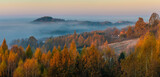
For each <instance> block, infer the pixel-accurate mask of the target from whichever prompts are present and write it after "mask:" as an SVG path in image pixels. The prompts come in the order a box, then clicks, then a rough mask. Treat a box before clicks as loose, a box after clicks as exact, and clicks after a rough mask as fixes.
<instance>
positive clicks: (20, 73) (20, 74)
mask: <svg viewBox="0 0 160 77" xmlns="http://www.w3.org/2000/svg"><path fill="white" fill-rule="evenodd" d="M13 77H25V76H24V68H23V61H22V59H20V60H19V63H18V67H17V68H16V70H15V71H14V73H13Z"/></svg>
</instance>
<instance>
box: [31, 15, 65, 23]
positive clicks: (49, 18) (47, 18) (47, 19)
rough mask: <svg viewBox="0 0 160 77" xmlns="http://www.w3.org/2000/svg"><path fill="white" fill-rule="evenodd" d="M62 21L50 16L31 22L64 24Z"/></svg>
mask: <svg viewBox="0 0 160 77" xmlns="http://www.w3.org/2000/svg"><path fill="white" fill-rule="evenodd" d="M64 21H65V20H64V19H58V18H52V17H50V16H44V17H41V18H38V19H36V20H34V21H33V22H64Z"/></svg>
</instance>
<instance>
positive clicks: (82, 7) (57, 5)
mask: <svg viewBox="0 0 160 77" xmlns="http://www.w3.org/2000/svg"><path fill="white" fill-rule="evenodd" d="M159 3H160V0H34V1H33V0H13V1H10V0H0V10H1V12H0V16H5V15H13V16H14V15H146V14H150V13H152V12H159V10H160V5H159Z"/></svg>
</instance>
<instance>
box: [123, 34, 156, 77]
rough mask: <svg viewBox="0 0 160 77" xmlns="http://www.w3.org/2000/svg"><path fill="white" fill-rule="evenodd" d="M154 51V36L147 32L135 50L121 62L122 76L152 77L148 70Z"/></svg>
mask: <svg viewBox="0 0 160 77" xmlns="http://www.w3.org/2000/svg"><path fill="white" fill-rule="evenodd" d="M155 51H156V39H155V36H154V35H153V34H152V33H150V32H148V33H146V35H145V36H144V37H141V39H140V41H139V42H138V44H137V45H136V49H135V52H133V53H132V54H131V55H130V56H128V57H127V58H126V59H125V60H122V62H121V67H122V68H121V70H122V71H123V74H122V75H123V76H126V77H135V76H137V77H146V76H149V77H152V75H153V73H152V74H150V73H151V72H152V70H150V67H151V65H152V63H151V61H152V60H153V54H154V53H155Z"/></svg>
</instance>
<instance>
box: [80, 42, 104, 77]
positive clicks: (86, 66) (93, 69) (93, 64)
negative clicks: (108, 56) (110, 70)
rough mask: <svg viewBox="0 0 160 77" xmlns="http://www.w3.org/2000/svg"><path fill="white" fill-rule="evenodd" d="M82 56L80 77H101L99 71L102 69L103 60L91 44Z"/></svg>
mask: <svg viewBox="0 0 160 77" xmlns="http://www.w3.org/2000/svg"><path fill="white" fill-rule="evenodd" d="M84 51H86V52H85V53H84V52H83V55H82V57H81V58H82V59H81V62H82V65H81V66H82V67H81V68H82V76H85V77H86V76H91V77H92V76H95V77H99V76H102V72H101V69H102V68H103V67H104V59H103V58H102V54H101V53H100V52H99V51H98V49H97V48H96V47H95V46H94V45H93V44H92V45H91V46H90V47H89V48H87V50H84Z"/></svg>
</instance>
